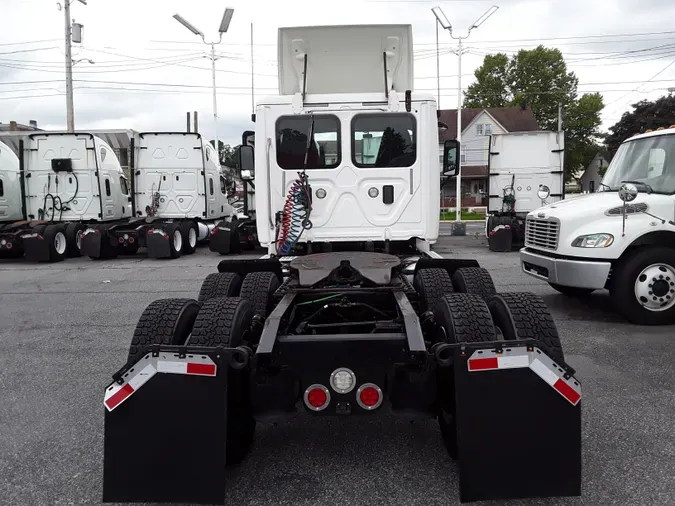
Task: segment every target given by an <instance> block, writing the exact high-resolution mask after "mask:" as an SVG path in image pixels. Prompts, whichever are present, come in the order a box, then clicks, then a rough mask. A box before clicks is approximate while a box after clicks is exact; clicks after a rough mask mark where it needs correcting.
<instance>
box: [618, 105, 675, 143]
mask: <svg viewBox="0 0 675 506" xmlns="http://www.w3.org/2000/svg"><path fill="white" fill-rule="evenodd" d="M631 107H632V108H633V110H632V111H627V112H625V113H623V116H621V119H620V120H619V121H618V122H617V123H616V124H614V125H613V126H611V127H610V128H609V131H610V135H608V136H607V139H606V144H607V147H608V148H609V151H610V153H612V155H613V154H614V153H615V152H616V150H617V149H619V145H620V144H621V143H622V142H623V141H625V140H626V139H628V138H629V137H632V136H633V135H635V134H637V133H640V132H644V131H645V130H650V129H651V130H655V129H657V128H659V127H664V128H668V127H669V126H670V125H675V96H674V95H668V96H664V97H661V98H659V99H657V100H654V101H649V100H641V101H640V102H637V103H635V104H633V105H632V106H631Z"/></svg>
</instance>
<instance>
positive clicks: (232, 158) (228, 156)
mask: <svg viewBox="0 0 675 506" xmlns="http://www.w3.org/2000/svg"><path fill="white" fill-rule="evenodd" d="M210 142H211V146H215V145H216V141H215V140H211V141H210ZM218 148H219V149H218V154H219V155H220V164H221V165H224V166H225V167H236V165H237V154H236V152H235V150H234V148H233V147H232V146H230V145H229V144H225V143H224V142H223V141H221V140H219V141H218Z"/></svg>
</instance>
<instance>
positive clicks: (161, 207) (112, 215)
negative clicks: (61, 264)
mask: <svg viewBox="0 0 675 506" xmlns="http://www.w3.org/2000/svg"><path fill="white" fill-rule="evenodd" d="M131 153H132V155H131V158H132V160H131V171H132V177H131V180H128V179H127V177H126V176H125V174H124V172H123V170H122V168H121V166H120V163H119V160H118V159H117V157H116V156H115V153H114V151H113V150H112V148H111V147H110V146H109V145H108V144H107V143H106V142H104V141H103V140H102V139H100V138H99V137H96V136H94V135H91V134H88V133H75V134H65V133H46V132H45V133H39V134H31V135H30V136H29V137H28V139H27V141H25V142H23V141H22V143H21V145H20V153H19V163H20V171H19V174H20V177H19V182H20V188H21V191H20V192H19V194H18V195H17V194H16V192H15V194H14V197H13V198H14V199H15V202H20V203H22V204H23V213H22V214H23V218H24V219H25V220H27V221H25V222H20V223H16V224H14V225H13V226H12V227H9V228H11V229H12V230H11V235H13V241H14V242H13V245H14V246H16V248H17V250H19V249H20V250H22V251H23V252H24V254H25V255H26V257H27V258H28V259H32V260H38V261H58V260H62V259H64V258H65V257H66V256H80V255H81V254H84V255H86V256H89V257H91V258H110V257H115V256H117V255H118V254H133V253H135V252H136V251H137V250H138V248H139V247H147V249H148V255H149V256H150V257H154V258H164V257H178V256H180V255H181V254H182V253H184V254H190V253H193V252H194V251H195V248H196V246H197V242H198V241H200V240H205V239H209V238H210V236H213V235H214V234H213V231H214V230H216V229H218V230H220V229H224V228H226V227H228V226H229V224H228V223H229V221H230V220H231V217H232V215H233V210H232V207H231V206H230V205H229V204H228V202H227V195H226V194H225V193H224V191H223V179H224V178H222V176H221V174H220V169H219V166H218V165H217V163H216V161H215V150H214V149H213V148H212V147H211V146H210V145H209V144H203V143H202V139H201V137H200V136H199V135H198V134H188V133H141V134H138V136H137V137H134V138H133V139H132V140H131ZM22 194H23V195H22ZM21 197H23V198H21ZM219 225H220V228H219ZM4 228H5V229H7V228H8V227H7V226H6V227H4ZM9 235H10V231H8V230H5V234H4V236H3V237H5V236H7V237H8V236H9ZM229 236H230V235H229V234H228V237H229ZM5 240H7V239H5ZM237 244H238V241H237ZM227 246H228V250H227V251H226V252H229V245H227Z"/></svg>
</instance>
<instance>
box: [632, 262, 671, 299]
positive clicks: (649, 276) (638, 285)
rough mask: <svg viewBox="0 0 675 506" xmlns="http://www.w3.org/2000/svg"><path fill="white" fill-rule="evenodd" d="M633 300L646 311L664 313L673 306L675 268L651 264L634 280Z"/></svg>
mask: <svg viewBox="0 0 675 506" xmlns="http://www.w3.org/2000/svg"><path fill="white" fill-rule="evenodd" d="M635 298H636V299H637V301H638V302H639V303H640V305H641V306H642V307H643V308H645V309H647V310H648V311H666V310H668V309H670V308H672V307H673V305H675V268H673V267H672V266H670V265H668V264H661V263H659V264H652V265H650V266H649V267H647V268H645V269H643V270H642V272H640V274H639V275H638V277H637V279H636V280H635Z"/></svg>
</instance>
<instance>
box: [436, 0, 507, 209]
mask: <svg viewBox="0 0 675 506" xmlns="http://www.w3.org/2000/svg"><path fill="white" fill-rule="evenodd" d="M497 9H499V7H497V6H496V5H493V6H492V7H490V8H489V9H488V10H487V11H485V12H484V13H483V15H482V16H480V17H479V18H478V19H477V20H476V21H474V22H473V23H472V24H471V26H470V27H469V31H468V33H467V34H466V37H455V36H454V35H453V34H452V24H451V23H450V21H449V20H448V18H447V16H446V15H445V13H444V12H443V10H442V9H441V8H440V7H434V8H432V9H431V12H433V13H434V16H436V21H437V22H438V23H440V25H441V26H442V27H443V29H444V30H447V31H448V32H449V33H450V37H451V38H453V39H456V40H457V41H458V44H459V45H458V48H457V57H458V58H457V59H458V65H457V67H458V71H457V142H460V143H461V141H462V52H463V47H462V41H463V40H464V39H468V38H469V35H470V34H471V30H473V29H474V28H478V27H479V26H480V25H482V24H483V23H484V22H485V21H486V20H487V19H488V18H489V17H490V16H492V15H493V14H494V13H495V12H496V11H497ZM460 149H461V148H460ZM457 169H458V170H457V196H456V197H455V209H456V211H455V222H460V221H461V217H462V216H461V215H462V155H461V153H460V155H459V159H458V160H457Z"/></svg>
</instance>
